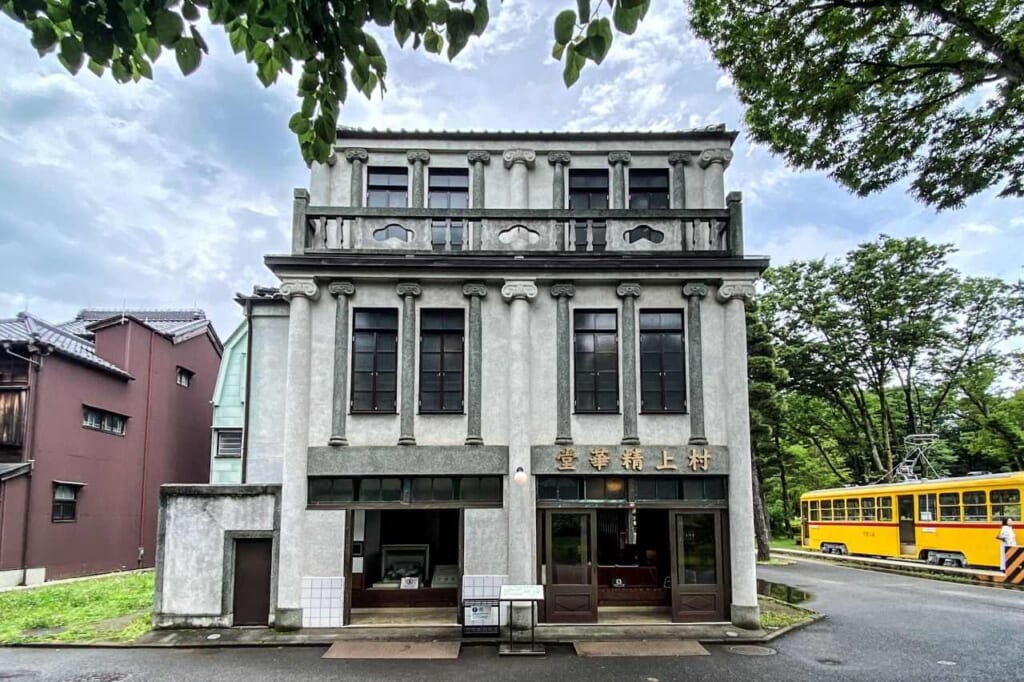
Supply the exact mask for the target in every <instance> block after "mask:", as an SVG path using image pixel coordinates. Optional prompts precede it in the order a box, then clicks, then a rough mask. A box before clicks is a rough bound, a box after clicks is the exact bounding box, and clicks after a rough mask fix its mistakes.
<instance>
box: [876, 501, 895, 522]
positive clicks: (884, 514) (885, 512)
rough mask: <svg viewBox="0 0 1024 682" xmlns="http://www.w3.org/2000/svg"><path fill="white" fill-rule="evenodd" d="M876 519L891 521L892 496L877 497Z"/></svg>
mask: <svg viewBox="0 0 1024 682" xmlns="http://www.w3.org/2000/svg"><path fill="white" fill-rule="evenodd" d="M877 506H878V520H879V521H892V498H891V497H879V498H878V505H877Z"/></svg>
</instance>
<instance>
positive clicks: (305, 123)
mask: <svg viewBox="0 0 1024 682" xmlns="http://www.w3.org/2000/svg"><path fill="white" fill-rule="evenodd" d="M309 128H310V124H309V119H308V118H307V117H305V116H303V115H302V113H301V112H300V113H298V114H295V115H294V116H292V117H291V118H290V119H288V129H289V130H291V131H292V132H293V133H295V134H296V135H302V134H303V133H304V132H306V131H307V130H309Z"/></svg>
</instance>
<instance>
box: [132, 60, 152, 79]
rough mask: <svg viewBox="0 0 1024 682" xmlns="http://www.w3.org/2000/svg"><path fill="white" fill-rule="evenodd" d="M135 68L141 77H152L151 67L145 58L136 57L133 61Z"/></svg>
mask: <svg viewBox="0 0 1024 682" xmlns="http://www.w3.org/2000/svg"><path fill="white" fill-rule="evenodd" d="M135 70H136V71H138V73H139V75H140V76H142V77H143V78H148V79H150V80H152V79H153V67H152V66H150V65H149V62H147V61H146V60H145V59H138V60H136V62H135Z"/></svg>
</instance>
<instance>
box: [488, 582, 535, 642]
mask: <svg viewBox="0 0 1024 682" xmlns="http://www.w3.org/2000/svg"><path fill="white" fill-rule="evenodd" d="M498 601H499V602H508V643H502V644H501V645H499V646H498V654H499V655H501V656H543V655H545V653H547V652H546V651H545V650H544V645H543V644H537V638H536V627H537V604H538V602H542V601H544V586H543V585H502V586H501V590H500V591H499V592H498ZM517 601H518V602H530V643H529V644H527V643H526V642H516V641H515V640H514V639H513V638H512V604H513V602H517Z"/></svg>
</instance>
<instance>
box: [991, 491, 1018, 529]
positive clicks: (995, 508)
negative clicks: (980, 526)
mask: <svg viewBox="0 0 1024 682" xmlns="http://www.w3.org/2000/svg"><path fill="white" fill-rule="evenodd" d="M989 501H990V502H991V503H992V520H993V521H1000V520H1002V518H1003V517H1004V516H1009V517H1010V518H1011V519H1013V520H1014V521H1020V491H1019V490H993V491H992V492H991V493H989Z"/></svg>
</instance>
